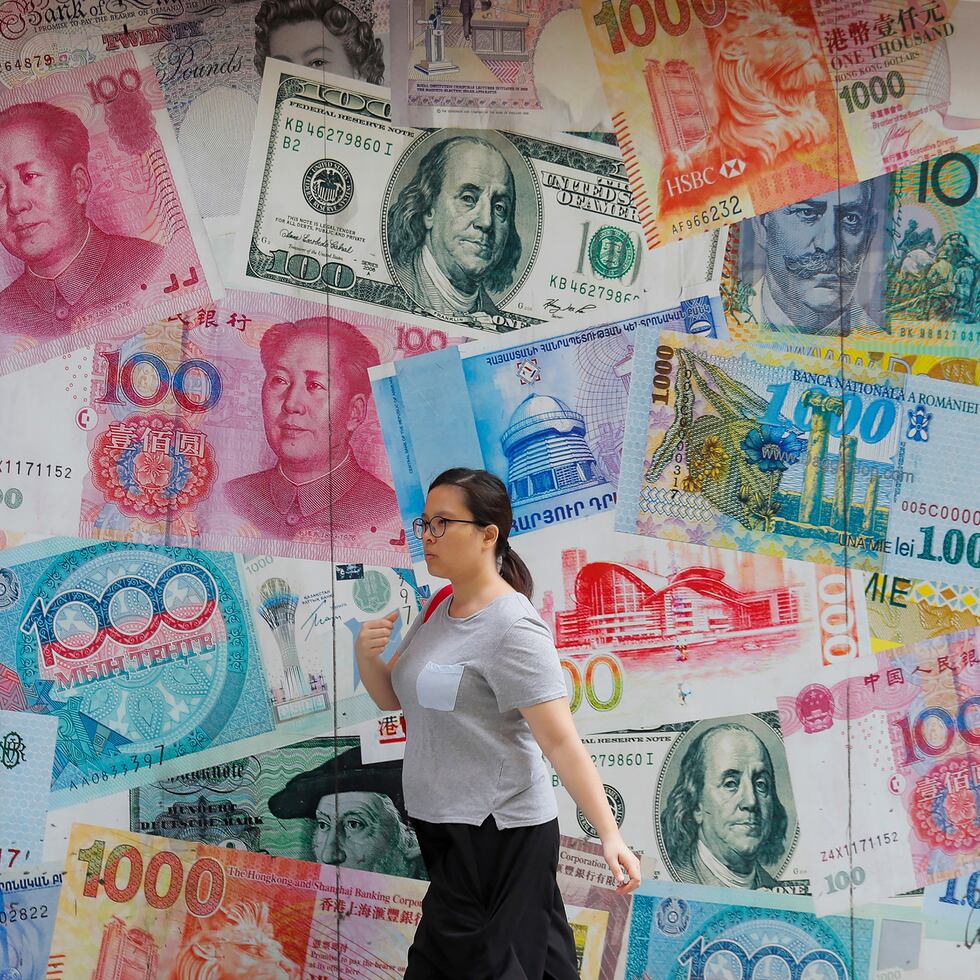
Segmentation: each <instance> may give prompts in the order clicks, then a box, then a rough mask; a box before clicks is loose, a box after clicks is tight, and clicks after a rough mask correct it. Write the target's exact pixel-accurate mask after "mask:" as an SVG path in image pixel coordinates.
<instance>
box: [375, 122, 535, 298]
mask: <svg viewBox="0 0 980 980" xmlns="http://www.w3.org/2000/svg"><path fill="white" fill-rule="evenodd" d="M450 132H452V131H450ZM504 142H505V139H504V137H502V136H501V135H500V134H497V133H487V134H485V135H484V136H469V135H467V136H456V135H451V136H450V137H449V138H448V139H445V138H443V139H441V140H439V141H438V142H436V143H435V145H434V146H433V145H432V144H431V142H429V141H427V140H423V141H421V142H420V144H419V146H418V148H417V152H419V153H422V152H424V156H422V159H421V160H420V161H419V162H418V164H417V165H416V166H415V170H414V173H413V175H412V177H411V180H410V181H409V182H408V183H407V184H406V185H405V186H404V187H402V189H401V191H400V192H399V194H398V198H397V200H396V201H395V203H394V205H393V206H392V207H391V208H390V209H389V211H388V226H387V244H388V249H387V254H388V255H389V256H390V261H391V265H392V274H393V275H394V277H395V280H396V281H397V282H398V283H399V284H400V285H401V287H402V288H403V289H404V290H405V292H406V293H407V294H408V296H409V297H410V298H411V300H412V302H413V303H415V304H417V305H418V306H419V307H421V308H422V309H423V310H424V311H425V312H427V313H431V314H433V315H435V316H443V317H454V316H462V315H464V314H467V313H474V312H478V313H489V314H499V313H500V312H501V311H500V308H499V307H498V306H497V304H496V302H495V301H494V300H493V299H492V298H491V294H496V295H497V296H500V295H501V294H503V293H505V292H506V291H507V290H508V288H509V287H510V286H511V285H512V284H513V283H514V280H515V278H518V279H519V278H520V276H519V275H518V265H519V264H520V262H521V257H522V254H523V255H525V256H527V255H529V254H531V253H533V252H534V248H530V249H528V250H527V251H526V252H525V250H524V247H523V245H524V243H523V242H522V241H521V236H520V234H519V233H518V229H517V219H516V213H517V209H518V207H519V206H520V207H530V208H533V207H534V206H535V205H534V203H533V202H534V199H535V194H534V177H533V175H532V174H530V173H529V172H528V168H527V165H526V164H523V163H522V164H520V165H519V167H520V169H519V170H517V172H516V173H515V169H514V167H513V166H512V165H511V163H510V162H509V161H508V159H507V158H506V156H505V155H504V152H502V147H501V145H500V144H503V143H504ZM510 150H511V152H510V154H509V155H512V158H513V159H514V160H515V161H516V160H520V157H519V156H518V155H517V153H516V151H514V150H513V147H511V148H510ZM413 157H414V154H413V153H411V152H410V153H408V154H406V157H405V162H404V168H403V169H405V170H408V171H410V170H411V168H412V166H413V164H414V159H413ZM518 202H520V203H518ZM527 264H528V259H527V258H526V257H525V262H524V265H525V267H526V266H527Z"/></svg>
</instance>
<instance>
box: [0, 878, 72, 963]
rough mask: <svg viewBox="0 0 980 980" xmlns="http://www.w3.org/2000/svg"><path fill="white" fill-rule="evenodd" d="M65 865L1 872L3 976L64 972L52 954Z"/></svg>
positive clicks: (0, 925) (0, 957)
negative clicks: (52, 957)
mask: <svg viewBox="0 0 980 980" xmlns="http://www.w3.org/2000/svg"><path fill="white" fill-rule="evenodd" d="M63 869H64V865H54V864H45V865H39V866H37V867H34V868H31V870H30V873H29V874H22V873H17V874H14V873H11V872H9V871H3V872H0V976H2V977H9V978H10V980H43V978H44V977H57V976H59V975H60V974H61V972H62V971H61V970H60V963H59V961H58V960H55V961H53V962H50V963H49V960H48V954H49V953H50V952H51V938H52V936H53V935H54V924H55V918H56V917H57V913H58V898H59V895H60V893H61V880H62V878H63V874H62V871H63ZM49 970H50V972H49Z"/></svg>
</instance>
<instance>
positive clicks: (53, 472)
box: [0, 459, 71, 480]
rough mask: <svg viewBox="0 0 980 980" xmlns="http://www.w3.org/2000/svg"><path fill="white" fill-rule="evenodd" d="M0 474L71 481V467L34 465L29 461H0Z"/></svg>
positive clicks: (51, 464) (48, 464)
mask: <svg viewBox="0 0 980 980" xmlns="http://www.w3.org/2000/svg"><path fill="white" fill-rule="evenodd" d="M0 473H13V474H15V475H16V476H53V477H54V478H55V479H56V480H69V479H71V467H70V466H61V465H59V464H56V463H36V462H32V461H31V460H29V459H0Z"/></svg>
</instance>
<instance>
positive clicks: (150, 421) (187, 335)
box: [0, 292, 456, 567]
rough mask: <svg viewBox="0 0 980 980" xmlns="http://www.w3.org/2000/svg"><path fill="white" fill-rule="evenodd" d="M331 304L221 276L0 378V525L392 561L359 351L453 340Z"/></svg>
mask: <svg viewBox="0 0 980 980" xmlns="http://www.w3.org/2000/svg"><path fill="white" fill-rule="evenodd" d="M328 313H329V314H334V315H328ZM336 313H337V311H335V310H329V311H328V310H327V308H326V307H324V306H320V305H319V304H314V303H306V302H303V301H302V300H297V299H291V298H288V297H284V296H271V295H261V294H257V293H245V292H229V293H228V295H227V296H225V298H224V299H223V300H222V301H221V302H220V303H219V304H217V305H213V306H207V307H204V308H201V309H199V310H196V311H192V312H189V313H186V314H180V315H178V316H174V317H171V318H170V319H169V320H166V321H161V322H160V323H156V324H153V325H151V326H150V327H148V328H146V329H145V330H144V331H143V332H141V333H140V334H139V335H138V336H136V337H133V338H132V339H130V340H129V341H128V342H126V343H103V344H98V345H97V346H96V347H95V349H94V351H93V350H92V349H91V348H90V349H88V350H85V351H80V352H77V353H76V354H74V355H72V358H71V359H70V360H64V361H62V360H57V359H55V360H52V361H50V362H47V363H45V364H43V365H37V366H35V367H33V368H30V369H29V370H28V371H26V372H22V373H20V374H17V375H13V376H9V377H6V378H3V379H0V405H2V406H3V410H4V412H6V413H7V418H8V420H9V422H10V423H11V426H10V429H9V432H8V438H7V439H6V441H5V444H4V451H5V453H6V454H7V455H6V458H4V459H0V474H2V476H3V479H4V480H5V481H6V482H5V484H4V485H3V487H2V489H4V491H5V494H10V495H11V496H9V497H5V499H6V500H8V501H9V502H8V506H7V507H5V508H3V509H0V527H3V528H6V529H10V530H42V529H43V530H46V531H48V532H49V533H62V534H80V535H81V536H82V537H92V538H102V539H112V540H121V541H129V540H140V541H150V542H153V543H156V544H182V545H188V546H192V547H203V548H216V549H221V550H227V551H236V552H244V553H247V554H280V555H287V556H291V557H298V558H310V559H317V560H321V561H330V560H333V561H340V562H368V563H370V564H375V565H387V566H392V567H393V566H403V565H406V564H407V563H408V551H407V549H406V547H405V530H404V528H403V526H402V520H401V517H400V515H399V513H398V506H397V503H396V500H395V493H394V491H393V490H392V488H391V476H390V472H389V468H388V461H387V458H386V456H385V450H384V444H383V441H382V436H381V430H380V428H379V425H378V421H377V415H376V412H375V410H374V406H373V402H372V400H371V387H370V382H369V380H368V374H367V369H368V367H369V366H371V365H372V364H379V363H381V362H386V361H391V360H394V359H396V358H399V357H405V356H409V355H412V354H416V353H419V352H422V351H432V350H439V349H442V348H444V347H445V346H446V345H447V344H451V343H455V342H456V341H455V340H453V339H452V338H450V337H447V335H446V333H445V332H444V331H442V330H439V329H428V328H423V327H417V326H411V325H407V324H402V323H395V322H393V321H391V320H388V319H385V318H382V317H379V316H374V315H371V314H363V313H355V312H353V311H346V312H344V314H343V318H342V319H338V318H337V316H336V315H335V314H336ZM15 420H16V421H15ZM14 504H16V506H14Z"/></svg>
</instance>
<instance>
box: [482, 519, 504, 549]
mask: <svg viewBox="0 0 980 980" xmlns="http://www.w3.org/2000/svg"><path fill="white" fill-rule="evenodd" d="M499 537H500V528H498V527H497V525H496V524H488V525H487V526H486V527H485V528H484V529H483V543H484V544H488V545H490V547H491V548H493V549H496V547H497V538H499Z"/></svg>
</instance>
